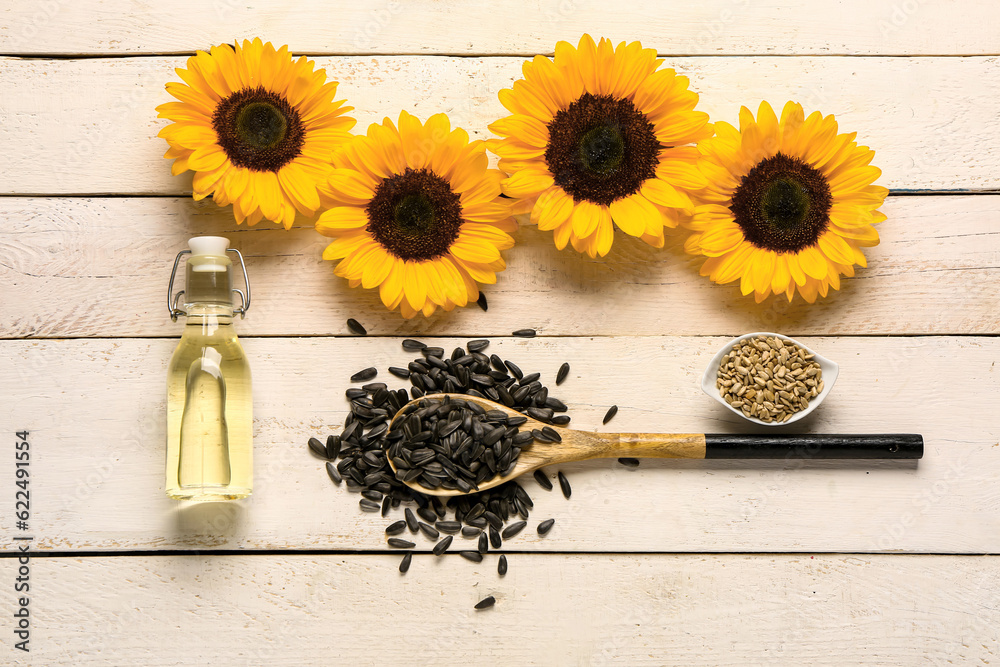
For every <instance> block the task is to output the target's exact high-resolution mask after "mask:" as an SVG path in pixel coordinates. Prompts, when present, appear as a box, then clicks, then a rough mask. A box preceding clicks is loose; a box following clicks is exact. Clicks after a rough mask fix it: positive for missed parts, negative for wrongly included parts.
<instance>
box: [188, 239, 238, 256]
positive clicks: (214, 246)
mask: <svg viewBox="0 0 1000 667" xmlns="http://www.w3.org/2000/svg"><path fill="white" fill-rule="evenodd" d="M188 245H189V246H190V247H191V254H192V255H221V256H223V257H225V256H226V249H227V248H228V247H229V239H227V238H225V237H223V236H195V237H194V238H191V239H188Z"/></svg>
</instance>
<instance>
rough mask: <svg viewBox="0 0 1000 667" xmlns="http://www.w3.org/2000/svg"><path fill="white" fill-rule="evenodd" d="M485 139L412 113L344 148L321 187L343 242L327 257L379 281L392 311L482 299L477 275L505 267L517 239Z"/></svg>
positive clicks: (485, 279)
mask: <svg viewBox="0 0 1000 667" xmlns="http://www.w3.org/2000/svg"><path fill="white" fill-rule="evenodd" d="M487 161H488V160H487V157H486V150H485V146H484V145H483V142H481V141H473V142H471V143H470V142H469V135H468V133H467V132H465V130H462V129H458V128H456V129H454V130H452V129H451V125H450V122H449V120H448V117H447V116H446V115H445V114H436V115H434V116H431V117H430V118H428V119H427V122H426V124H421V122H420V121H419V120H418V119H417V118H415V117H413V116H411V115H410V114H408V113H406V112H405V111H403V112H401V113H400V114H399V127H398V128H397V127H396V125H394V124H393V122H392V120H390V119H389V118H386V119H385V120H384V121H383V122H382V124H381V125H380V124H378V123H373V124H372V125H371V126H370V127H369V128H368V134H367V136H356V137H354V138H353V139H352V140H351V141H350V142H349V143H347V144H345V145H344V147H343V148H342V149H341V150H340V151H338V153H337V155H336V157H335V158H334V161H333V166H334V169H333V171H332V173H331V175H330V177H329V179H328V181H327V184H326V186H325V187H324V188H321V193H322V194H323V195H324V197H325V198H328V199H329V201H330V203H331V205H332V206H333V208H330V209H329V210H328V211H325V212H324V213H323V214H322V215H321V216H320V217H319V219H318V220H317V221H316V229H317V230H318V231H319V232H320V233H321V234H323V235H325V236H332V237H334V238H335V239H336V240H335V241H334V242H333V243H331V244H330V245H329V246H327V248H326V250H325V251H324V252H323V258H324V259H329V260H340V262H339V263H338V264H337V267H336V269H335V272H336V274H337V275H338V276H341V277H343V278H347V279H348V280H349V281H350V285H351V287H357V286H358V285H361V286H362V287H365V288H373V287H379V290H380V295H381V297H382V302H383V303H384V304H385V305H386V306H387V307H388V308H389V310H395V309H396V308H399V309H400V312H401V313H402V315H403V317H405V318H411V317H413V316H414V315H416V314H417V313H418V312H422V313H423V314H424V316H430V315H431V313H433V312H434V311H435V309H436V308H438V307H440V308H442V309H444V310H446V311H447V310H451V309H453V308H454V307H455V306H465V305H466V304H467V303H469V302H472V303H475V302H476V299H477V298H478V297H479V287H478V285H477V283H490V284H492V283H495V282H496V272H497V271H502V270H503V269H504V268H506V264H505V263H504V260H503V258H502V257H501V256H500V251H501V250H505V249H507V248H510V247H511V246H513V245H514V239H513V238H512V237H511V236H510V234H509V232H513V231H514V230H516V229H517V223H515V222H514V219H513V218H512V217H511V211H510V204H509V203H508V202H506V201H505V200H503V199H502V198H500V181H501V179H502V178H503V174H501V173H500V172H499V171H497V170H496V169H488V168H487Z"/></svg>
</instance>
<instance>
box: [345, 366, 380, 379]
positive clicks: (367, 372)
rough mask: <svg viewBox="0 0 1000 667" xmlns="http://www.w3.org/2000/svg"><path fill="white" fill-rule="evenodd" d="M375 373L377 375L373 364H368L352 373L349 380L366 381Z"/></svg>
mask: <svg viewBox="0 0 1000 667" xmlns="http://www.w3.org/2000/svg"><path fill="white" fill-rule="evenodd" d="M376 375H378V369H377V368H375V367H374V366H369V367H368V368H365V369H363V370H360V371H358V372H357V373H355V374H354V375H352V376H351V382H367V381H368V380H371V379H372V378H373V377H375V376H376Z"/></svg>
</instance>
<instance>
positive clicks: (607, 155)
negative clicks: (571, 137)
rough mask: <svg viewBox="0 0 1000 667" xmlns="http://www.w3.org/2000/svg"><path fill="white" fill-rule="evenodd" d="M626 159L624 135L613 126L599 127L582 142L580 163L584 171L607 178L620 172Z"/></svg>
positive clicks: (584, 137) (588, 133)
mask: <svg viewBox="0 0 1000 667" xmlns="http://www.w3.org/2000/svg"><path fill="white" fill-rule="evenodd" d="M624 157H625V141H624V140H623V139H622V133H621V132H620V131H619V130H618V128H617V127H614V126H613V125H598V126H597V127H595V128H594V129H592V130H591V131H590V132H587V134H585V135H583V139H581V140H580V162H581V163H582V164H583V167H584V169H586V170H587V171H590V172H591V173H594V174H600V175H602V176H606V175H608V174H613V173H615V172H616V171H618V167H620V166H621V163H622V158H624Z"/></svg>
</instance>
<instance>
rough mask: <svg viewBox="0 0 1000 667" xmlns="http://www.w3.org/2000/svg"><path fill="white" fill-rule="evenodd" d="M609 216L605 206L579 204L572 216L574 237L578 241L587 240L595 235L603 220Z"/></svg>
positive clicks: (581, 202) (585, 202) (587, 202)
mask: <svg viewBox="0 0 1000 667" xmlns="http://www.w3.org/2000/svg"><path fill="white" fill-rule="evenodd" d="M609 215H610V214H609V212H608V209H607V208H606V207H604V206H600V205H598V204H592V203H590V202H589V201H580V202H577V203H576V205H575V206H574V207H573V213H572V215H571V216H570V220H571V222H572V223H573V235H574V236H575V237H576V238H578V239H585V238H587V237H588V236H590V235H591V234H593V233H594V230H595V229H597V225H598V224H600V222H601V220H603V219H604V218H605V217H606V216H609ZM574 247H575V246H574Z"/></svg>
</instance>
